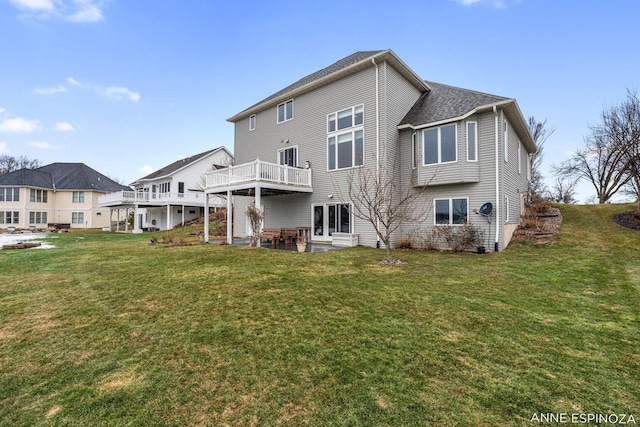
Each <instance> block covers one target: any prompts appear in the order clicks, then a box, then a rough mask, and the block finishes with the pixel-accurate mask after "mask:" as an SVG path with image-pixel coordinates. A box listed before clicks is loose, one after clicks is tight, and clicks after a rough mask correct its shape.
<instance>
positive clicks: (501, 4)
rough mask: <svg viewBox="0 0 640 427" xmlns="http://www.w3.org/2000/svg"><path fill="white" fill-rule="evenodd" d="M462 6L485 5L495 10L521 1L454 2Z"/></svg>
mask: <svg viewBox="0 0 640 427" xmlns="http://www.w3.org/2000/svg"><path fill="white" fill-rule="evenodd" d="M454 1H455V2H457V3H460V4H461V5H463V6H472V5H474V4H487V5H490V6H493V7H495V8H496V9H505V8H507V7H509V6H510V5H512V4H517V3H520V2H521V1H522V0H454Z"/></svg>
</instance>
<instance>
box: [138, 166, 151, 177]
mask: <svg viewBox="0 0 640 427" xmlns="http://www.w3.org/2000/svg"><path fill="white" fill-rule="evenodd" d="M140 172H143V173H145V174H147V175H149V174H150V173H152V172H153V168H152V167H151V166H149V165H144V166H143V167H141V168H140Z"/></svg>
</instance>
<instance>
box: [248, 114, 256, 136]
mask: <svg viewBox="0 0 640 427" xmlns="http://www.w3.org/2000/svg"><path fill="white" fill-rule="evenodd" d="M256 121H257V118H256V115H255V114H252V115H250V116H249V132H253V131H254V130H256Z"/></svg>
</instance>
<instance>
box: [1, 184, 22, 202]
mask: <svg viewBox="0 0 640 427" xmlns="http://www.w3.org/2000/svg"><path fill="white" fill-rule="evenodd" d="M19 201H20V187H0V202H19Z"/></svg>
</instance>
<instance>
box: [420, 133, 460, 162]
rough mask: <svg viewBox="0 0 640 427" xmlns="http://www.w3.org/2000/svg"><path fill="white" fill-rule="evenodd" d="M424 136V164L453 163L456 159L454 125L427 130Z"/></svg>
mask: <svg viewBox="0 0 640 427" xmlns="http://www.w3.org/2000/svg"><path fill="white" fill-rule="evenodd" d="M423 136H424V164H425V165H432V164H437V163H448V162H455V161H456V160H457V158H458V154H457V150H456V125H455V124H453V125H447V126H441V127H438V128H433V129H427V130H425V131H424V133H423Z"/></svg>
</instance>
